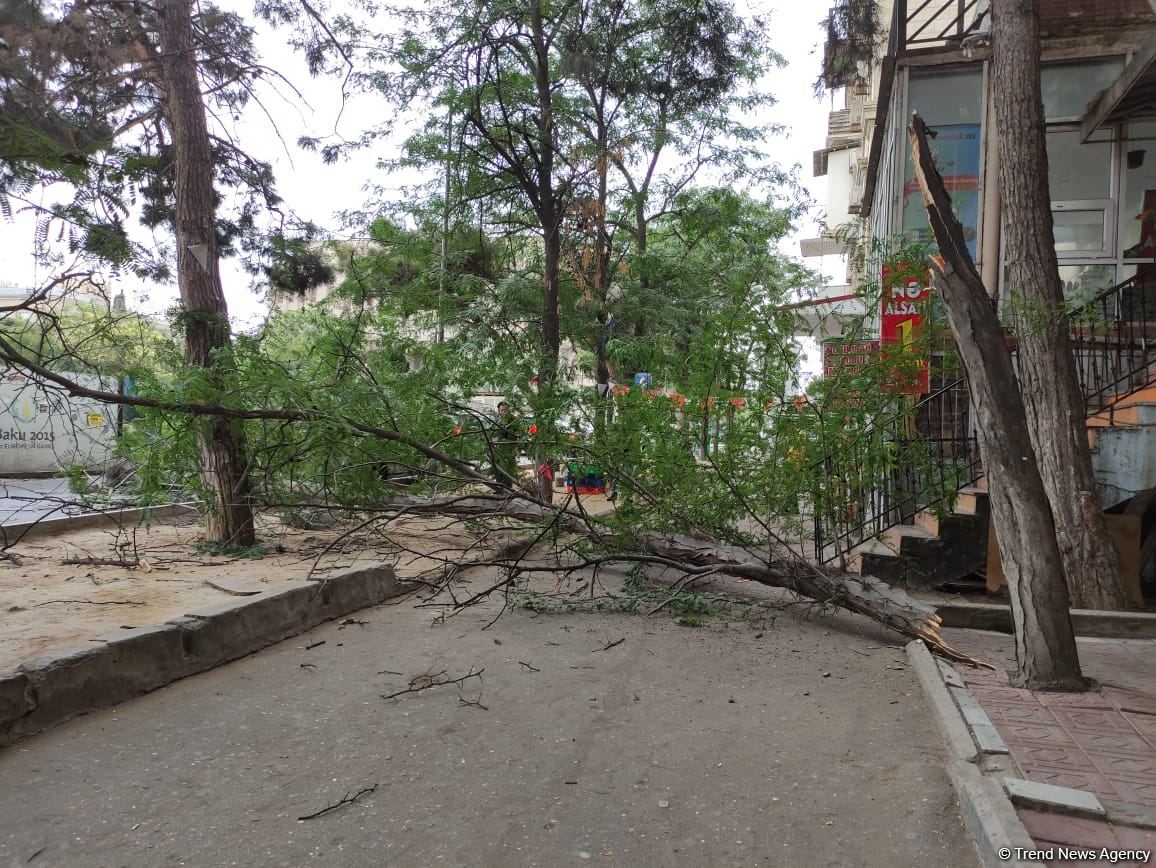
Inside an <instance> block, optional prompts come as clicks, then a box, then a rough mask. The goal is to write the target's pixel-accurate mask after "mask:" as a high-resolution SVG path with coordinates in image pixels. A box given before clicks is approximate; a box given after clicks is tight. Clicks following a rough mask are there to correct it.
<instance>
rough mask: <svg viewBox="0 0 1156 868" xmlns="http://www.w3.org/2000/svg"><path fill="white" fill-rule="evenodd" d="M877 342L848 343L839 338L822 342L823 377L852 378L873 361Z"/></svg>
mask: <svg viewBox="0 0 1156 868" xmlns="http://www.w3.org/2000/svg"><path fill="white" fill-rule="evenodd" d="M878 350H879V341H848V340H843V339H840V338H835V339H833V340H829V341H824V342H823V376H824V377H829V378H843V377H854V376H857V375H859V374H861V373H862V372H863V370H864V369H865V368H866V367H868V366H869V365H870V364H871V363H872V362H873V361H874V360H875V357H876V355H877V353H878Z"/></svg>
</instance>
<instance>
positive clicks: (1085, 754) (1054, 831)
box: [944, 630, 1156, 864]
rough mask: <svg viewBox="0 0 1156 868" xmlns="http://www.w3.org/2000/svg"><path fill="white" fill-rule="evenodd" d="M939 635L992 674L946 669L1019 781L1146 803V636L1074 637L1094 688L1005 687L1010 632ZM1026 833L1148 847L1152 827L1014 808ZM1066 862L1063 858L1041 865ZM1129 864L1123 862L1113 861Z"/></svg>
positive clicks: (1153, 697) (1153, 803)
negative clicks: (970, 698) (991, 727)
mask: <svg viewBox="0 0 1156 868" xmlns="http://www.w3.org/2000/svg"><path fill="white" fill-rule="evenodd" d="M944 634H945V638H947V641H948V642H950V643H951V644H952V645H954V646H955V647H956V648H958V649H959V650H960V651H963V652H965V653H967V654H970V655H972V656H974V657H977V658H979V659H982V660H985V661H987V662H990V663H992V664H993V665H995V666H996V667H997V671H996V672H991V671H989V670H975V669H971V668H969V667H966V666H956V669H957V671H958V672H959V674H960V675H961V676H962V678H963V680H964V682H965V683H966V684H967V686H968V688H969V689H970V690H971V692H972V693H973V694H974V695H975V697H976V699H978V700H979V702H980V704H981V705H982V706H983V709H984V711H986V712H987V714H988V717H990V718H991V720H992V723H994V724H995V727H996V729H997V730H998V731H999V734H1000V735H1001V736H1002V737H1003V740H1004V741H1005V742H1007V745H1008V749H1009V750H1010V751H1011V756H1012V759H1013V760H1014V762H1015V764H1016V766H1017V767H1018V768H1019V770H1020V773H1021V774H1022V775H1023V776H1024V777H1025V778H1027V779H1028V780H1033V781H1039V782H1041V783H1046V784H1055V785H1057V786H1064V787H1072V788H1075V789H1080V790H1086V791H1090V792H1093V793H1095V794H1096V795H1098V796H1099V797H1100V800H1101V801H1103V802H1104V803H1105V804H1106V805H1111V804H1113V803H1116V804H1129V805H1141V806H1144V807H1147V808H1153V809H1156V642H1139V641H1134V640H1133V641H1112V640H1095V641H1087V640H1080V641H1079V650H1080V664H1081V666H1082V668H1083V670H1084V674H1085V675H1088V676H1090V677H1091V678H1094V679H1096V680H1097V681H1099V682H1100V684H1101V690H1100V691H1099V692H1098V693H1085V694H1070V693H1036V692H1033V691H1030V690H1021V689H1017V688H1014V687H1011V686H1010V685H1009V684H1008V681H1007V674H1006V671H1007V670H1008V669H1011V668H1012V667H1013V665H1014V647H1013V645H1012V641H1011V638H1010V637H1008V636H1000V635H996V634H992V633H981V632H977V631H973V630H945V631H944ZM1019 815H1020V819H1021V820H1023V823H1024V825H1025V826H1026V827H1027V830H1028V832H1029V833H1030V834H1031V836H1032V838H1034V839H1035V840H1036V842H1037V843H1038V844H1039V845H1040V846H1041V847H1046V846H1048V845H1050V844H1066V845H1078V846H1082V847H1096V848H1101V847H1108V848H1109V849H1156V831H1152V830H1147V829H1140V828H1133V827H1127V826H1115V825H1113V824H1111V823H1108V822H1106V821H1102V820H1087V819H1081V818H1076V817H1070V816H1063V815H1059V814H1047V813H1042V812H1039V811H1031V810H1026V809H1019ZM1049 864H1069V863H1059V862H1057V863H1049ZM1117 864H1129V863H1117Z"/></svg>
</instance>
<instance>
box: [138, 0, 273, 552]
mask: <svg viewBox="0 0 1156 868" xmlns="http://www.w3.org/2000/svg"><path fill="white" fill-rule="evenodd" d="M160 46H161V72H162V78H163V83H164V91H165V97H164V109H163V110H164V114H165V118H166V120H167V121H168V126H169V131H170V134H171V136H172V147H173V171H174V173H175V179H174V191H175V200H176V203H175V208H176V211H175V215H174V219H173V230H174V233H175V235H176V242H177V283H178V286H179V288H180V293H181V306H182V308H183V310H182V317H183V320H184V326H185V359H186V361H187V363H188V364H189V365H190V366H191V367H195V368H200V369H202V370H203V371H204V373H205V376H206V377H207V379H208V381H209V383H210V385H211V386H212V387H213V388H214V390H215V391H217V392H218V393H223V392H224V391H225V387H226V386H227V380H228V375H227V372H226V368H225V365H226V364H227V360H226V359H224V358H222V356H223V355H226V354H227V353H228V351H229V350H230V349H231V346H232V340H231V336H230V332H229V311H228V308H227V306H226V304H225V296H224V292H223V291H222V289H221V274H220V266H219V261H218V254H217V241H216V230H215V220H214V217H215V212H216V203H215V196H216V193H215V191H214V189H213V158H212V149H211V146H210V142H209V132H208V125H207V121H206V119H205V104H204V101H203V97H202V95H201V90H200V84H199V81H198V77H197V58H196V51H195V48H194V43H193V23H192V14H191V7H190V3H189V0H162V4H161V8H160ZM196 426H197V427H196V434H197V446H198V449H199V451H200V454H201V478H202V480H203V481H204V484H205V487H206V488H207V489H208V490H209V491H210V492H212V497H213V504H212V506H211V508H210V509H208V510H207V511H206V514H205V529H206V534H207V536H208V538H209V539H210V540H212V541H214V542H219V543H224V544H227V545H236V546H250V545H253V544H254V542H255V541H256V537H255V532H254V528H253V510H252V505H251V500H250V495H249V483H248V478H247V473H246V466H247V462H246V458H245V445H244V437H243V431H242V428H241V425H240V423H239V422H237V421H235V420H229V419H225V418H221V417H216V418H206V419H199V420H197V422H196Z"/></svg>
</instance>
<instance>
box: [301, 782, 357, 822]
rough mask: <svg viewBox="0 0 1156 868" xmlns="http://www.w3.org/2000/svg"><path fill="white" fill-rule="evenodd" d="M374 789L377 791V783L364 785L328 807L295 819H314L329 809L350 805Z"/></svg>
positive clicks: (334, 809) (326, 812) (333, 809)
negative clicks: (369, 785)
mask: <svg viewBox="0 0 1156 868" xmlns="http://www.w3.org/2000/svg"><path fill="white" fill-rule="evenodd" d="M376 791H377V784H374V785H373V786H372V787H366V788H365V789H363V790H359V791H358V792H356V793H346V794H345V795H344V796H342V797H341V800H340V801H338V802H334V803H333V804H332V805H330V806H329V807H328V808H322V809H321V810H320V811H315V812H313V813H312V814H305V815H304V816H301V817H298V818H297V820H298V822H303V821H305V820H313V819H316V818H317V817H320V816H323V815H325V814H328V813H329V812H330V811H336V810H337V809H338V808H341V807H344V806H345V805H352V804H353V803H354V802H356V801H357V800H358V799H360V798H361V797H362V796H366V795H369V794H370V793H373V792H376Z"/></svg>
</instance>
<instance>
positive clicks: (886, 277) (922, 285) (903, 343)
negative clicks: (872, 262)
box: [880, 265, 931, 395]
mask: <svg viewBox="0 0 1156 868" xmlns="http://www.w3.org/2000/svg"><path fill="white" fill-rule="evenodd" d="M892 275H895V277H893V276H892ZM930 282H931V281H930V274H928V272H927V271H926V270H921V269H919V268H918V267H916V266H908V265H905V266H903V267H901V268H898V269H894V270H893V269H891V268H888V267H887V266H886V265H885V266H883V325H882V329H881V331H880V341H881V343H882V345H883V346H884V347H886V346H888V345H895V344H897V345H898V346H899V347H900V349H901V350H902V351H903V352H904V353H917V352H919V350H918V349H917V348H916V339H917V337H918V336H919V331H920V329H921V328H922V327H923V318H924V316H925V315H926V309H927V302H928V301H929V300H930V298H931V287H930V286H929V285H928V284H929V283H930ZM896 391H899V392H907V393H910V394H916V395H922V394H925V393H926V392H929V391H931V368H930V366H929V365H928V363H927V359H926V358H920V359H919V372H918V373H917V374H915V375H914V376H913V377H912V378H911V379H910V380H908V381H906V382H900V383H896Z"/></svg>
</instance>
